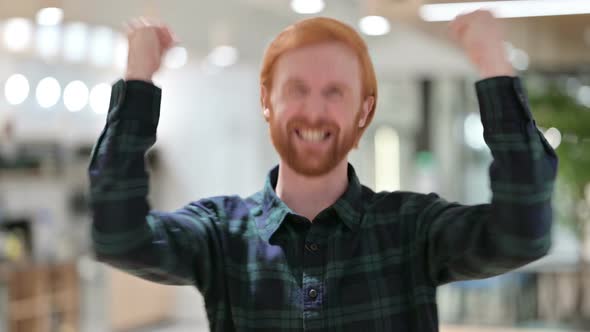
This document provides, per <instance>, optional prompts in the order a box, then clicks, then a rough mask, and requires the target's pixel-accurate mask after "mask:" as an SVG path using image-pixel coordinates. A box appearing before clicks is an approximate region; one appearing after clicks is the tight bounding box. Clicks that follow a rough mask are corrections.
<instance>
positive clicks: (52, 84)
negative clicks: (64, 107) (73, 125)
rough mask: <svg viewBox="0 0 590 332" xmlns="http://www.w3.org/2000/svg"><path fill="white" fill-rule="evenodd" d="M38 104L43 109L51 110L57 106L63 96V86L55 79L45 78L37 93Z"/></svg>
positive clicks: (40, 83) (40, 82)
mask: <svg viewBox="0 0 590 332" xmlns="http://www.w3.org/2000/svg"><path fill="white" fill-rule="evenodd" d="M35 94H36V96H37V103H38V104H39V106H41V107H43V108H49V107H52V106H54V105H55V104H57V102H58V101H59V97H60V96H61V86H60V85H59V82H58V81H57V80H56V79H55V78H53V77H45V78H44V79H42V80H41V81H39V84H37V90H36V92H35Z"/></svg>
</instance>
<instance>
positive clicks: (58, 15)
mask: <svg viewBox="0 0 590 332" xmlns="http://www.w3.org/2000/svg"><path fill="white" fill-rule="evenodd" d="M63 18H64V11H63V10H62V9H61V8H56V7H47V8H42V9H40V10H39V11H38V12H37V16H36V19H37V24H39V25H58V24H60V23H61V21H62V20H63Z"/></svg>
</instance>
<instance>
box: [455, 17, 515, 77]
mask: <svg viewBox="0 0 590 332" xmlns="http://www.w3.org/2000/svg"><path fill="white" fill-rule="evenodd" d="M450 34H451V37H452V38H453V39H454V40H455V41H457V43H458V44H459V45H460V46H461V48H463V50H464V52H465V54H466V55H467V57H468V58H469V59H470V60H471V62H472V63H473V64H474V65H475V67H476V68H477V69H478V71H479V73H480V75H481V76H482V77H483V78H487V77H493V76H514V69H513V68H512V65H511V64H510V61H509V60H508V58H507V56H506V51H505V48H504V31H503V27H502V25H501V24H500V22H499V20H497V19H496V18H495V17H494V16H493V15H492V13H491V12H489V11H485V10H478V11H475V12H472V13H469V14H464V15H459V16H457V17H456V18H455V19H454V20H453V22H451V25H450Z"/></svg>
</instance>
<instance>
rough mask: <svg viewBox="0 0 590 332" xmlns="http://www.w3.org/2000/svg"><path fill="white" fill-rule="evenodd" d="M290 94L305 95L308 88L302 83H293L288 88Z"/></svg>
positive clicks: (294, 95) (293, 95) (295, 95)
mask: <svg viewBox="0 0 590 332" xmlns="http://www.w3.org/2000/svg"><path fill="white" fill-rule="evenodd" d="M287 91H288V94H289V96H292V97H303V96H305V94H306V93H307V88H306V87H305V86H303V85H302V84H292V85H290V86H289V88H288V90H287Z"/></svg>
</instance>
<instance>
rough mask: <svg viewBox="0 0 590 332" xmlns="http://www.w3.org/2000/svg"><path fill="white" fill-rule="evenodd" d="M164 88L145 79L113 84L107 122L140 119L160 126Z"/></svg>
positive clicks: (120, 81)
mask: <svg viewBox="0 0 590 332" xmlns="http://www.w3.org/2000/svg"><path fill="white" fill-rule="evenodd" d="M161 99H162V89H160V88H158V87H157V86H155V85H153V84H152V83H148V82H144V81H125V80H123V79H121V80H119V81H117V82H116V83H115V84H113V87H112V89H111V101H110V106H109V113H108V117H107V122H109V123H110V122H111V121H115V120H139V121H146V122H149V123H151V124H153V125H154V126H155V127H157V126H158V121H159V119H160V101H161Z"/></svg>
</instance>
